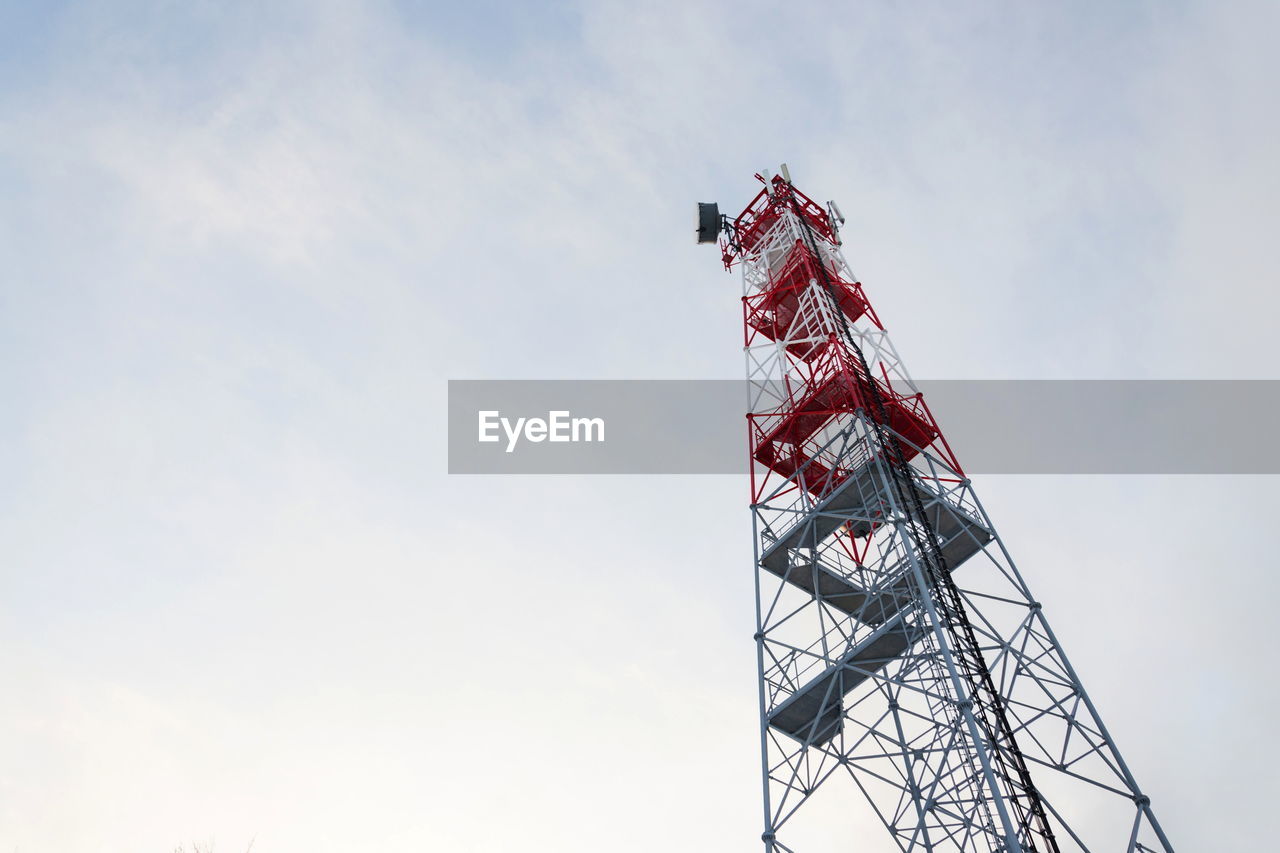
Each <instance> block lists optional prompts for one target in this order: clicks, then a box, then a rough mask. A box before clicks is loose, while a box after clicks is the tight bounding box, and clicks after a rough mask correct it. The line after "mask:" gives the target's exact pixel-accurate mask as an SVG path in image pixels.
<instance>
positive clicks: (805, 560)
mask: <svg viewBox="0 0 1280 853" xmlns="http://www.w3.org/2000/svg"><path fill="white" fill-rule="evenodd" d="M757 178H759V179H760V180H761V181H762V182H763V183H764V185H765V186H764V189H763V190H761V191H760V193H759V194H758V195H757V196H756V197H755V198H754V199H753V200H752V201H751V203H750V204H748V205H747V207H746V209H745V210H743V211H742V213H741V214H740V215H739V216H737V217H736V218H735V219H732V220H730V219H728V218H725V217H721V216H720V215H719V211H718V209H717V208H716V207H715V206H714V205H700V209H699V215H700V220H699V240H700V241H701V242H710V241H714V240H715V239H716V237H717V236H718V235H719V237H720V246H721V248H722V251H723V260H724V263H725V267H726V268H727V269H728V268H732V267H734V266H738V267H740V268H741V270H742V283H743V296H742V305H743V316H744V320H745V344H746V356H747V377H748V380H749V383H748V384H749V388H750V395H751V396H750V414H749V415H748V423H749V424H750V447H751V461H750V465H751V489H752V495H751V509H752V513H753V518H754V528H755V559H756V589H757V599H756V603H757V620H758V621H757V633H756V643H757V649H758V655H759V671H760V737H761V748H762V770H763V782H764V812H765V832H764V836H763V838H764V846H765V849H766V851H767V853H773V851H809V850H815V851H816V850H826V849H831V850H834V849H854V846H853V845H851V844H850V843H849V841H850V840H849V839H848V838H847V837H845V835H844V834H843V833H846V832H847V831H849V828H850V827H851V826H852V827H854V828H855V831H858V832H860V833H861V834H860V835H859V839H858V844H857V845H856V849H858V850H860V851H872V850H895V849H897V850H907V851H916V850H921V851H923V850H930V851H933V850H937V851H951V850H959V851H1006V853H1022V851H1038V853H1053V851H1067V850H1070V851H1103V853H1116V851H1121V850H1125V851H1151V850H1160V851H1171V850H1172V847H1171V846H1170V844H1169V841H1168V839H1167V838H1166V837H1165V835H1164V832H1163V831H1162V830H1161V828H1160V825H1159V824H1158V823H1157V822H1156V819H1155V816H1154V814H1153V812H1152V810H1151V804H1150V801H1149V800H1148V799H1147V797H1146V796H1144V795H1143V793H1142V791H1141V789H1140V788H1139V787H1138V785H1137V783H1136V782H1135V781H1134V778H1133V775H1132V774H1131V773H1130V772H1129V768H1128V767H1127V766H1126V764H1125V762H1124V760H1123V759H1122V758H1121V756H1120V753H1119V751H1118V750H1117V748H1116V745H1115V743H1114V741H1113V740H1112V739H1111V736H1110V735H1109V734H1108V732H1107V729H1106V727H1105V726H1104V725H1103V723H1102V720H1101V718H1099V716H1098V713H1097V710H1096V709H1095V707H1094V705H1093V703H1092V702H1091V701H1090V699H1089V696H1088V694H1086V693H1085V691H1084V688H1083V687H1082V686H1081V684H1080V680H1079V678H1078V677H1077V676H1076V673H1075V670H1073V669H1072V667H1071V664H1070V663H1069V662H1068V661H1067V658H1066V655H1065V654H1063V651H1062V649H1061V647H1060V646H1059V644H1058V642H1057V640H1056V638H1055V636H1054V634H1053V631H1052V630H1051V629H1050V627H1049V623H1048V621H1047V620H1046V619H1045V614H1044V611H1043V610H1042V608H1041V606H1040V603H1039V602H1038V601H1036V599H1035V598H1034V596H1032V594H1031V592H1030V590H1029V589H1028V588H1027V585H1026V583H1025V581H1024V580H1023V578H1022V575H1021V574H1020V573H1019V572H1018V570H1017V568H1016V567H1015V566H1014V564H1013V561H1012V559H1010V557H1009V554H1008V552H1007V551H1006V550H1005V547H1004V545H1003V543H1002V542H1001V541H1000V537H999V536H998V535H997V533H996V531H995V527H994V525H993V524H992V523H991V519H990V518H989V517H988V516H987V514H986V512H985V510H984V509H983V507H982V505H981V504H980V503H979V502H978V499H977V496H976V495H975V494H974V491H973V487H972V485H971V483H970V481H969V479H968V478H967V477H966V476H965V474H964V471H963V469H962V468H961V466H960V463H959V461H958V460H957V459H956V458H955V456H954V455H953V454H952V452H951V449H950V448H949V447H948V445H947V442H946V439H945V438H944V437H943V435H942V432H941V430H940V429H939V428H938V425H937V424H936V422H935V421H934V418H933V416H932V414H931V413H930V411H929V409H928V407H927V406H926V405H925V401H924V399H923V397H922V395H921V394H920V393H919V391H918V390H917V388H916V386H915V385H914V384H913V382H912V380H911V377H910V375H909V374H908V373H907V371H906V369H905V367H904V366H903V364H902V361H901V360H900V359H899V358H898V354H897V352H896V351H895V350H894V348H893V346H892V344H891V343H890V342H889V337H888V335H887V334H886V332H885V328H884V325H883V324H882V323H881V322H880V318H879V317H877V316H876V313H875V311H874V310H872V308H871V306H870V304H869V302H868V301H867V298H866V296H865V294H864V293H863V289H862V285H861V284H859V282H858V280H857V278H856V277H855V276H854V275H853V273H852V272H851V271H850V269H849V266H848V264H847V263H846V262H845V259H844V256H843V255H842V253H841V251H840V245H841V242H840V238H839V235H838V232H837V224H838V219H839V211H838V209H837V208H836V207H835V206H834V204H828V205H827V206H826V207H823V206H821V205H819V204H816V203H815V202H814V201H812V200H811V199H810V198H809V197H807V196H805V195H804V194H803V193H801V192H800V191H799V190H797V189H796V188H795V187H794V186H793V185H792V184H791V182H790V180H789V176H788V175H787V173H786V169H785V167H783V176H779V177H774V178H768V177H767V176H766V177H760V176H759V175H757ZM873 824H878V825H883V828H884V830H886V831H887V832H881V831H879V830H875V832H874V833H872V832H870V831H865V830H862V829H857V828H858V827H867V826H871V825H873ZM841 827H844V828H843V829H841Z"/></svg>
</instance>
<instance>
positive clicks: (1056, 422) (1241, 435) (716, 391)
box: [449, 380, 1280, 474]
mask: <svg viewBox="0 0 1280 853" xmlns="http://www.w3.org/2000/svg"><path fill="white" fill-rule="evenodd" d="M918 384H919V386H920V390H921V391H923V392H924V396H925V401H926V402H927V403H928V404H929V408H930V409H931V410H932V411H933V414H934V416H935V417H936V418H937V421H938V425H939V426H940V427H941V428H942V431H943V433H944V434H945V435H946V438H947V441H948V442H949V443H950V445H951V447H952V449H953V450H954V451H955V454H956V456H957V458H958V459H959V460H960V463H961V465H963V466H964V468H965V470H966V472H968V473H970V474H974V473H990V474H1275V473H1280V451H1278V450H1277V448H1276V445H1275V443H1273V442H1272V440H1271V439H1272V438H1273V437H1274V436H1275V435H1276V434H1277V432H1278V431H1280V381H1271V380H1265V381H1254V380H1206V381H1195V380H989V381H974V380H935V381H921V382H919V383H918ZM747 399H748V389H747V384H746V382H745V381H739V380H532V381H525V380H450V382H449V473H451V474H741V473H745V472H746V469H747V423H746V416H745V412H746V410H747Z"/></svg>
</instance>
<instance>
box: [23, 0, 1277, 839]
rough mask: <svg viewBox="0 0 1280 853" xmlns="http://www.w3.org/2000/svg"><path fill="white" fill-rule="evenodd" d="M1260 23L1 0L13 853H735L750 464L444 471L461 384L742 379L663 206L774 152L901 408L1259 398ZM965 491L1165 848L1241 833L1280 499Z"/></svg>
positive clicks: (860, 12) (1262, 720) (1141, 482)
mask: <svg viewBox="0 0 1280 853" xmlns="http://www.w3.org/2000/svg"><path fill="white" fill-rule="evenodd" d="M1278 25H1280V11H1278V9H1277V6H1276V5H1275V4H1273V3H1267V2H1257V3H1248V2H1238V3H1235V2H1233V3H1221V2H1217V3H1210V2H1203V3H1155V2H1147V3H1141V2H1134V3H1101V2H1099V3H1080V4H1014V3H1008V4H998V3H968V4H952V3H942V2H937V3H917V4H888V3H870V2H864V3H856V4H847V3H833V4H804V5H802V6H801V7H799V8H795V7H793V8H789V9H787V10H786V11H783V10H782V9H780V8H777V7H772V6H769V5H767V4H759V3H755V2H750V0H745V2H735V3H700V2H689V0H658V2H652V3H642V4H640V3H626V2H611V0H591V2H581V3H574V2H563V3H556V2H553V3H543V4H517V3H510V4H508V3H502V2H478V3H469V4H458V3H442V2H401V3H394V2H366V3H354V2H331V0H321V1H320V2H314V0H313V2H306V3H302V2H296V3H295V2H281V3H272V4H258V3H222V2H190V3H165V2H127V0H117V2H76V3H65V2H62V3H56V2H48V3H30V2H22V0H7V2H0V399H2V400H3V404H0V413H3V418H2V419H0V425H2V427H0V428H2V429H3V435H2V437H3V441H2V442H0V479H2V480H3V483H4V488H2V489H0V544H2V545H3V549H2V550H3V555H4V556H3V563H2V567H0V584H2V586H0V618H2V621H0V683H2V684H3V685H4V688H3V693H4V699H3V701H0V849H3V850H6V851H9V850H15V851H20V853H44V852H45V851H51V853H60V851H68V853H79V851H103V852H104V853H106V851H112V853H115V851H120V853H125V852H126V851H127V852H128V853H141V851H162V853H168V851H171V850H172V849H173V847H174V846H176V845H177V844H179V843H187V844H188V845H189V844H190V842H191V841H192V840H201V841H203V840H209V839H213V840H215V841H216V842H217V845H218V849H219V850H220V851H237V850H242V849H244V847H245V846H246V845H247V844H249V842H250V840H251V839H255V838H256V843H255V846H254V850H255V851H257V853H278V852H279V851H287V852H288V853H292V852H293V851H307V853H319V852H320V851H344V853H345V851H351V850H390V849H428V848H431V849H449V850H459V851H506V850H516V849H519V850H534V851H540V850H546V851H551V850H556V851H565V850H574V851H576V850H581V851H596V850H610V851H632V850H637V851H638V850H651V849H654V848H655V847H661V848H664V849H673V850H684V849H688V850H706V851H740V850H751V849H755V848H756V846H757V845H758V844H759V841H758V838H759V832H760V810H759V805H758V797H759V792H758V785H759V782H758V757H757V751H756V750H757V744H758V734H757V720H756V686H755V672H754V667H755V663H754V647H753V644H752V643H751V639H750V638H751V632H752V630H753V604H752V598H751V596H752V592H751V566H750V562H751V541H750V529H749V516H748V513H747V510H746V507H745V504H746V501H747V493H746V486H745V483H744V482H743V480H741V479H739V478H733V477H702V478H699V477H685V478H674V477H661V478H659V477H653V478H645V477H630V478H628V477H587V478H574V477H549V478H515V477H510V478H499V477H488V478H481V477H471V478H467V477H449V476H447V475H446V474H445V444H444V428H445V413H444V410H443V407H444V401H445V388H446V385H445V382H446V380H447V379H449V378H622V379H625V378H698V379H702V378H736V377H738V376H740V375H741V373H742V356H741V352H740V345H741V343H740V342H741V329H740V323H741V313H740V307H739V302H738V292H739V291H738V288H739V284H738V282H737V280H736V278H734V277H731V276H728V275H726V274H725V273H724V272H723V271H722V270H721V269H720V268H719V266H718V261H717V258H716V257H715V255H716V253H715V252H714V251H713V250H711V249H708V248H706V247H697V246H695V245H694V244H693V234H692V230H691V229H692V203H693V202H694V201H707V200H718V201H720V202H721V203H722V205H723V206H724V207H725V209H732V208H735V207H736V206H739V205H741V204H743V203H745V202H746V201H747V200H748V198H749V197H750V195H751V194H752V193H754V192H755V186H754V184H753V181H752V179H751V175H752V173H753V172H755V171H757V170H759V169H764V168H770V169H772V168H776V164H777V163H779V162H781V161H783V160H786V161H787V162H789V164H790V165H791V169H792V174H793V175H794V177H795V178H796V180H797V182H798V183H799V184H800V185H801V187H802V188H804V189H806V190H808V191H811V192H812V194H814V195H815V196H818V197H819V198H822V199H826V198H835V199H836V200H837V201H838V202H839V203H840V205H841V207H842V209H843V211H844V212H845V214H846V216H847V217H848V220H849V221H848V225H847V226H846V231H845V239H846V250H847V252H848V255H849V258H850V261H851V263H852V264H853V266H854V268H855V269H856V270H857V271H858V272H859V275H860V277H861V279H862V281H863V282H864V283H865V284H866V288H867V291H868V294H869V295H870V297H871V299H872V300H873V302H874V304H875V305H876V307H877V310H878V311H879V313H880V316H881V317H882V318H883V319H884V320H885V321H886V323H887V324H888V326H889V328H890V330H891V331H892V332H893V334H894V339H895V343H896V344H897V346H898V348H899V350H900V351H901V352H902V353H903V355H904V357H905V358H906V360H907V363H908V365H909V366H910V367H911V369H912V371H913V373H914V374H915V375H916V376H918V377H924V378H937V379H943V378H982V379H989V378H1143V377H1160V378H1280V351H1278V350H1277V347H1276V343H1275V327H1276V323H1275V317H1276V312H1277V307H1278V306H1280V300H1278V299H1277V296H1276V294H1275V292H1274V285H1275V280H1276V276H1275V272H1274V270H1275V262H1274V257H1273V255H1274V244H1275V233H1276V223H1277V212H1278V208H1280V201H1278V199H1280V166H1278V165H1277V161H1276V157H1275V153H1274V152H1275V150H1276V147H1277V136H1278V133H1277V131H1278V130H1280V110H1278V109H1277V101H1276V97H1275V86H1276V80H1277V79H1278V77H1280V54H1278V53H1277V51H1276V50H1275V39H1274V33H1275V32H1276V31H1277V26H1278ZM944 428H945V424H944ZM1221 440H1223V441H1231V442H1254V441H1258V442H1261V441H1272V440H1274V438H1273V437H1272V436H1268V435H1259V434H1257V431H1256V430H1251V429H1250V425H1249V424H1247V423H1242V424H1240V428H1239V431H1238V433H1235V434H1230V435H1223V436H1221ZM956 450H957V452H958V453H959V454H960V456H961V458H963V454H964V448H963V447H957V448H956ZM977 485H978V488H979V490H980V493H981V494H982V496H983V498H984V500H985V502H986V504H987V507H988V510H989V511H990V512H991V513H992V515H993V517H994V518H995V519H996V521H997V523H998V525H999V526H1000V530H1001V532H1002V534H1003V536H1004V538H1005V540H1006V542H1007V544H1008V545H1009V547H1010V549H1011V551H1012V552H1013V554H1014V556H1015V558H1016V559H1017V560H1018V561H1019V564H1020V566H1021V567H1022V569H1023V571H1024V573H1025V574H1026V575H1027V577H1028V580H1029V582H1030V583H1031V585H1032V588H1033V589H1034V590H1035V591H1036V594H1037V595H1038V596H1039V597H1040V598H1041V599H1042V600H1043V601H1044V602H1045V603H1046V612H1047V613H1048V615H1049V617H1050V619H1051V620H1053V622H1054V625H1055V628H1056V630H1057V631H1058V633H1059V636H1060V638H1061V639H1062V641H1063V643H1064V645H1065V646H1066V649H1067V651H1068V653H1069V654H1070V655H1071V657H1072V659H1073V662H1074V663H1075V664H1076V666H1077V668H1078V669H1079V671H1080V673H1081V676H1082V678H1083V680H1084V682H1085V684H1086V686H1087V687H1088V688H1089V689H1090V691H1091V692H1092V693H1093V696H1094V698H1095V700H1096V702H1097V704H1098V705H1099V707H1100V709H1101V711H1102V713H1103V715H1104V716H1105V717H1106V719H1107V721H1108V723H1109V725H1110V726H1111V728H1112V731H1113V733H1114V734H1115V736H1116V737H1117V739H1118V741H1119V743H1120V746H1121V749H1122V750H1123V751H1124V753H1125V755H1126V757H1127V759H1128V760H1129V762H1130V764H1131V765H1132V767H1133V769H1134V771H1135V773H1136V775H1137V777H1138V780H1139V782H1140V784H1142V785H1143V786H1144V788H1145V789H1146V790H1147V792H1148V793H1149V794H1150V795H1151V797H1152V799H1153V802H1154V804H1155V807H1156V809H1157V813H1158V815H1159V816H1160V818H1161V820H1162V821H1163V822H1164V825H1165V827H1166V829H1167V830H1168V832H1169V834H1170V836H1171V837H1172V839H1173V840H1174V843H1175V844H1176V845H1178V846H1179V849H1182V850H1187V851H1194V850H1228V849H1243V848H1246V847H1257V846H1258V845H1259V844H1263V843H1265V842H1263V841H1259V840H1258V834H1257V832H1256V831H1255V829H1254V826H1255V825H1256V824H1257V823H1258V822H1259V821H1258V818H1259V815H1265V814H1269V813H1270V811H1271V810H1272V809H1273V807H1274V801H1275V798H1276V796H1277V794H1280V785H1277V781H1276V778H1275V777H1276V770H1275V768H1276V767H1277V766H1280V748H1278V747H1277V745H1276V741H1275V738H1274V733H1273V722H1274V715H1275V707H1276V702H1277V700H1278V699H1280V696H1278V695H1277V693H1278V692H1280V691H1277V688H1276V683H1277V679H1276V674H1277V673H1276V669H1277V664H1276V654H1275V652H1276V649H1275V645H1276V644H1275V639H1274V637H1275V633H1274V629H1273V620H1274V603H1273V602H1274V600H1275V596H1276V593H1277V591H1278V590H1280V583H1278V582H1277V580H1276V561H1275V559H1274V556H1273V555H1274V549H1275V545H1274V530H1275V526H1276V525H1275V519H1276V515H1277V513H1278V512H1280V497H1277V490H1276V481H1275V479H1274V478H1270V477H1234V478H1232V477H1189V476H1187V477H1172V476H1170V477H1032V476H1007V477H996V476H988V477H982V478H980V479H979V480H978V481H977ZM867 826H869V824H867V823H866V820H865V817H864V816H862V815H860V814H859V813H858V812H857V811H856V810H854V809H851V810H850V814H849V817H848V818H847V822H846V823H845V824H842V825H839V826H833V827H832V830H831V831H832V837H833V839H835V840H838V841H839V842H840V843H841V844H842V846H843V849H853V847H854V846H855V844H854V842H853V840H852V838H853V835H852V834H853V833H855V832H858V831H860V829H861V828H863V827H867ZM870 832H871V834H869V835H867V836H865V837H864V838H863V839H862V840H858V841H857V844H856V846H857V847H858V849H859V850H866V851H877V850H881V849H884V847H883V839H881V838H880V836H879V835H878V834H877V833H878V830H871V831H870ZM877 845H879V846H877Z"/></svg>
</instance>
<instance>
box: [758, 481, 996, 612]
mask: <svg viewBox="0 0 1280 853" xmlns="http://www.w3.org/2000/svg"><path fill="white" fill-rule="evenodd" d="M880 482H881V478H880V475H879V473H878V470H877V469H874V468H872V467H870V466H866V467H864V468H863V469H862V472H861V473H859V474H856V475H854V476H851V477H850V478H849V479H848V480H846V481H845V482H844V483H843V484H842V485H841V487H840V489H838V490H837V491H835V492H833V493H832V494H831V495H830V496H829V497H828V498H827V499H825V500H823V501H821V502H820V503H819V504H818V505H817V506H816V507H815V508H814V509H813V510H812V511H811V512H810V513H809V514H808V515H807V516H805V517H804V518H802V519H801V520H800V521H798V522H796V523H795V524H793V525H792V526H791V527H790V528H789V529H788V530H787V531H786V532H785V533H783V535H782V536H781V537H779V538H778V540H777V541H776V542H774V543H773V545H771V546H770V547H769V549H768V550H767V551H765V552H764V554H763V555H762V556H761V558H760V565H761V566H763V567H764V568H765V569H767V570H768V571H770V572H772V573H773V574H775V575H777V576H778V577H780V578H784V579H785V580H786V581H787V582H788V583H790V584H792V585H794V586H796V587H798V588H800V589H803V590H804V591H805V592H807V593H809V594H810V595H814V596H817V597H819V598H821V599H823V600H824V601H826V602H827V603H828V604H830V605H832V606H833V607H836V608H838V609H839V610H842V611H844V612H845V613H848V614H850V615H854V616H856V615H858V613H859V611H861V610H862V609H863V606H864V603H865V602H866V599H867V593H866V591H865V590H863V589H862V588H860V587H858V586H856V585H855V584H853V583H852V582H850V581H848V580H846V579H845V578H843V577H841V576H840V575H838V574H836V573H835V572H833V571H831V570H830V569H828V568H826V567H824V566H822V564H821V563H819V564H818V565H816V566H815V565H812V564H810V563H807V562H805V563H797V564H795V565H791V560H790V559H789V558H788V552H789V551H792V550H796V549H800V548H804V549H815V550H816V548H817V547H818V545H819V544H821V543H822V542H823V541H824V540H825V539H826V538H827V537H828V536H830V535H831V534H832V533H834V532H835V531H836V530H837V529H839V528H840V527H842V526H843V525H845V524H850V526H851V527H852V530H853V533H854V535H855V536H865V535H866V534H867V533H869V532H870V530H871V523H870V521H869V520H865V519H867V517H868V516H870V514H871V511H870V510H869V509H868V508H867V503H869V502H870V501H871V500H874V502H875V504H876V505H877V506H878V505H879V504H880V501H879V500H878V494H879V493H878V490H876V488H875V487H876V486H877V485H879V484H880ZM916 492H917V494H918V495H919V496H920V502H921V504H922V505H923V506H924V511H925V515H926V516H927V517H928V519H929V522H930V524H931V525H932V526H933V529H934V531H935V532H936V533H937V534H938V536H939V538H940V539H941V541H942V556H943V559H944V560H946V563H947V566H948V568H950V569H951V570H952V571H954V570H955V569H956V568H958V567H959V566H960V565H961V564H962V563H964V562H965V561H966V560H968V559H969V558H970V557H972V556H973V555H974V554H976V553H978V551H980V550H981V549H982V548H983V546H985V545H986V544H987V543H988V542H990V541H991V531H989V530H988V529H987V528H986V527H984V526H983V525H982V523H981V522H979V521H978V520H977V519H975V518H973V517H972V516H970V515H969V514H968V513H966V512H964V511H963V510H961V509H960V508H958V507H956V506H954V505H953V504H952V503H951V502H949V501H948V500H946V498H945V497H943V496H942V495H939V494H937V493H936V492H933V491H932V490H930V489H928V488H927V487H925V486H923V485H921V484H918V483H917V484H916ZM850 516H853V518H851V517H850ZM857 516H862V519H859V518H857ZM789 566H790V571H788V567H789ZM864 621H867V620H864Z"/></svg>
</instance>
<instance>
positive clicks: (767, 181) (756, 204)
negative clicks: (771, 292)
mask: <svg viewBox="0 0 1280 853" xmlns="http://www.w3.org/2000/svg"><path fill="white" fill-rule="evenodd" d="M755 178H756V180H757V181H759V182H760V183H762V184H764V187H763V188H762V189H761V190H760V192H758V193H757V194H756V196H755V198H753V199H751V201H750V202H748V203H747V206H746V207H744V208H743V209H742V212H741V213H739V214H738V215H737V216H736V217H735V218H733V219H730V218H729V217H727V216H723V215H721V214H720V208H719V205H717V204H710V203H706V202H703V203H699V205H698V242H699V243H710V242H714V241H715V240H716V237H719V243H720V255H721V260H723V261H724V268H725V269H726V270H730V269H733V266H734V264H736V263H737V262H739V261H741V260H743V259H744V258H747V257H754V256H755V255H756V254H757V253H758V252H759V250H760V247H761V244H762V243H763V242H764V240H765V237H766V235H768V234H769V232H770V231H771V230H772V229H773V227H774V226H775V225H776V224H777V223H778V221H779V220H780V219H783V218H784V217H786V216H787V214H794V215H795V216H797V217H799V218H802V219H804V220H805V221H806V224H807V225H808V226H809V230H810V231H811V233H813V234H814V235H815V236H816V237H818V238H820V239H823V240H826V241H827V242H829V243H831V244H833V245H836V246H838V245H840V232H839V228H838V226H839V225H843V224H844V217H843V216H842V215H841V214H840V208H838V207H837V206H836V203H835V202H834V201H829V202H827V204H826V206H825V207H823V206H822V205H820V204H819V203H818V202H816V201H814V200H813V199H812V198H810V197H809V196H807V195H805V194H804V193H803V192H801V191H800V190H799V189H798V188H797V187H796V186H795V184H793V183H792V182H791V172H790V170H789V169H788V168H787V164H786V163H783V164H782V168H781V171H780V174H777V175H772V176H771V175H770V174H769V173H768V172H764V173H762V174H760V173H757V174H756V176H755Z"/></svg>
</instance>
